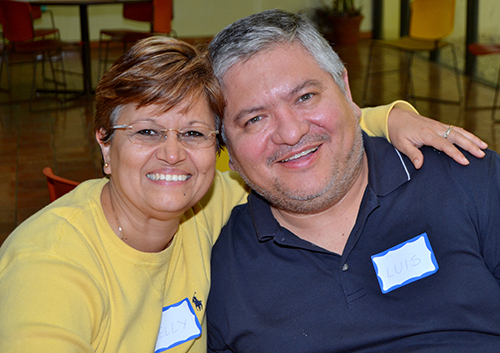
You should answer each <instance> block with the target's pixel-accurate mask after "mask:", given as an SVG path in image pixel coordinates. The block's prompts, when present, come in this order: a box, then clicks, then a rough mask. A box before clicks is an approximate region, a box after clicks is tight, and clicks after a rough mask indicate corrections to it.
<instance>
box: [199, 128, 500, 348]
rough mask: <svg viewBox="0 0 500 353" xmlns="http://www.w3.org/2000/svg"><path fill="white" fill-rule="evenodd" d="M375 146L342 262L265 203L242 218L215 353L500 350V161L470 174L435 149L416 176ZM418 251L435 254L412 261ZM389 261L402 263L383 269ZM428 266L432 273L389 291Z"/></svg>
mask: <svg viewBox="0 0 500 353" xmlns="http://www.w3.org/2000/svg"><path fill="white" fill-rule="evenodd" d="M364 145H365V150H366V154H367V157H368V166H369V182H368V186H367V189H366V191H365V194H364V197H363V200H362V203H361V206H360V211H359V214H358V218H357V220H356V224H355V226H354V228H353V230H352V233H351V234H350V236H349V239H348V241H347V244H346V246H345V249H344V252H343V254H342V255H338V254H335V253H332V252H330V251H327V250H325V249H322V248H320V247H318V246H316V245H314V244H311V243H309V242H307V241H305V240H302V239H300V238H298V237H297V236H295V235H294V234H292V233H291V232H289V231H288V230H287V229H285V228H283V227H281V226H280V225H279V224H278V222H277V221H276V220H275V218H274V217H273V215H272V213H271V209H270V207H269V205H268V204H267V202H266V201H265V200H263V199H262V198H261V197H260V196H258V195H256V194H254V193H253V194H251V195H250V196H249V198H248V203H247V204H244V205H241V206H238V207H237V208H235V209H234V211H233V213H232V215H231V218H230V220H229V222H228V224H227V225H226V227H225V228H224V229H223V230H222V233H221V235H220V237H219V240H218V241H217V243H216V245H215V247H214V249H213V252H212V286H211V292H210V296H209V300H208V305H207V320H208V331H209V332H208V333H209V337H208V339H209V351H214V352H249V353H257V352H258V353H265V352H270V353H271V352H272V353H276V352H287V353H290V352H301V353H304V352H311V353H320V352H440V353H442V352H454V353H456V352H467V353H470V352H499V351H500V283H499V278H500V269H499V263H500V168H499V166H500V163H499V161H500V160H499V156H498V155H497V154H496V153H494V152H491V151H488V152H487V153H486V157H484V158H483V159H476V158H474V157H471V156H469V155H468V156H467V157H469V160H470V161H471V164H470V165H469V166H467V167H464V166H461V165H459V164H457V163H455V162H454V161H452V159H450V158H448V157H447V156H446V155H444V154H442V153H440V152H439V151H436V150H434V149H432V148H427V147H424V148H423V149H422V152H423V153H424V158H425V162H424V165H423V167H422V168H421V169H420V170H415V169H414V167H413V165H412V164H411V162H410V161H409V159H407V158H406V157H405V156H402V155H400V154H399V153H398V152H397V151H396V150H395V149H394V148H393V147H392V145H390V144H389V143H387V142H386V141H385V140H384V139H381V138H370V137H367V136H366V135H364ZM306 182H307V181H306ZM415 239H418V242H417V241H415V242H414V240H415ZM423 239H424V240H425V241H424V240H423ZM408 244H411V246H414V245H415V244H420V245H418V246H420V250H422V247H425V250H427V255H428V256H427V257H425V256H424V257H420V258H418V256H411V254H410V256H409V257H406V258H405V257H404V256H403V255H402V252H401V251H403V250H401V249H413V248H410V247H409V246H406V245H408ZM415 246H417V245H415ZM391 249H392V250H394V249H397V250H401V251H399V252H397V251H388V250H391ZM424 253H425V251H424ZM381 254H385V255H388V254H389V255H388V256H390V255H391V254H399V255H398V256H399V257H398V256H397V257H396V258H395V259H396V260H394V259H392V260H390V261H388V265H386V267H384V265H381V263H378V262H377V264H378V265H377V266H375V263H376V260H379V259H381V258H384V259H389V257H388V256H382V255H381ZM420 254H422V253H420ZM374 255H381V257H375V258H374V259H373V260H372V256H374ZM391 261H392V262H391ZM417 261H420V262H421V261H423V262H421V263H425V264H427V265H426V266H429V267H430V269H429V268H428V271H427V270H426V271H424V272H425V273H424V274H422V273H420V274H419V275H417V276H416V277H414V278H412V279H410V280H406V281H404V282H403V283H399V284H398V285H396V286H394V285H387V284H388V283H389V282H390V280H392V279H391V278H392V276H394V275H395V274H401V273H403V274H405V273H406V272H405V271H409V269H410V268H411V266H413V265H415V264H416V263H417ZM432 266H434V269H432ZM413 276H415V275H413ZM410 277H411V276H410ZM381 278H382V280H381Z"/></svg>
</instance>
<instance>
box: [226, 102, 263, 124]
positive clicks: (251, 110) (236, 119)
mask: <svg viewBox="0 0 500 353" xmlns="http://www.w3.org/2000/svg"><path fill="white" fill-rule="evenodd" d="M265 108H266V107H265V106H263V105H261V106H258V107H251V108H248V109H243V110H241V111H240V112H239V113H238V114H236V116H235V117H234V122H235V123H236V124H238V122H239V121H240V120H241V119H243V117H245V116H247V115H250V114H253V113H255V112H259V111H262V110H264V109H265Z"/></svg>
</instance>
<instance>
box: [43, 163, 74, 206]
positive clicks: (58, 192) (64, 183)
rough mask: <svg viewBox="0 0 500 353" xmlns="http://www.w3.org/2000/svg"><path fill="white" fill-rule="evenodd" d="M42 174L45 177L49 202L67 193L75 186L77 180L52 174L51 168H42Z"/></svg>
mask: <svg viewBox="0 0 500 353" xmlns="http://www.w3.org/2000/svg"><path fill="white" fill-rule="evenodd" d="M43 174H44V175H45V176H46V177H47V187H48V189H49V196H50V202H52V201H54V200H56V199H58V198H59V197H61V196H63V195H64V194H67V193H68V192H70V191H71V190H73V189H74V188H75V187H77V185H78V184H80V183H79V182H76V181H73V180H69V179H65V178H61V177H59V176H57V175H55V174H54V172H53V171H52V168H50V167H45V168H43Z"/></svg>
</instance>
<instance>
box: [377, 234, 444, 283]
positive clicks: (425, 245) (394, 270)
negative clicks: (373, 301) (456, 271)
mask: <svg viewBox="0 0 500 353" xmlns="http://www.w3.org/2000/svg"><path fill="white" fill-rule="evenodd" d="M371 258H372V262H373V267H374V268H375V272H376V274H377V279H378V282H379V284H380V289H381V290H382V293H388V292H390V291H393V290H394V289H397V288H399V287H402V286H405V285H407V284H408V283H412V282H415V281H418V280H419V279H422V278H425V277H428V276H430V275H432V274H434V273H436V272H437V270H438V269H439V266H438V264H437V261H436V257H435V256H434V252H433V251H432V247H431V244H430V242H429V238H428V237H427V233H422V234H420V235H418V236H416V237H415V238H413V239H410V240H408V241H406V242H404V243H401V244H399V245H396V246H394V247H392V248H390V249H388V250H386V251H383V252H381V253H380V254H376V255H373V256H372V257H371Z"/></svg>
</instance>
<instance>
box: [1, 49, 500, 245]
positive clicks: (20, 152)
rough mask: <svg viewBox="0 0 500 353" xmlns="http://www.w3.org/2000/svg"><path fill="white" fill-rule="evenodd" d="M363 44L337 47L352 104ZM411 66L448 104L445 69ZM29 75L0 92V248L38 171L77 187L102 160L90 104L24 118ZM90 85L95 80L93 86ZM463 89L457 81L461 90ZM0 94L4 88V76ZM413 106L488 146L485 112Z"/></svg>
mask: <svg viewBox="0 0 500 353" xmlns="http://www.w3.org/2000/svg"><path fill="white" fill-rule="evenodd" d="M369 43H370V41H369V40H364V41H361V42H360V43H359V45H358V46H355V47H338V48H336V49H337V50H338V52H339V54H340V56H341V57H342V59H343V60H344V61H345V62H346V64H347V68H348V70H349V78H350V82H351V90H352V93H353V97H354V99H355V101H357V102H360V100H361V91H362V87H363V82H364V67H365V66H366V62H367V55H368V47H369ZM375 55H376V57H375V58H374V60H376V62H377V63H378V65H381V66H384V67H385V66H389V65H396V66H397V65H398V64H397V63H398V59H399V56H398V54H397V53H396V52H394V51H390V50H386V51H381V52H379V53H376V54H375ZM92 65H93V68H94V69H95V68H96V67H97V60H95V59H94V61H93V62H92ZM414 65H415V69H414V74H415V80H414V81H415V86H416V87H415V89H416V91H417V92H422V94H427V93H429V94H431V95H433V96H434V97H447V98H454V95H456V93H455V82H454V77H453V74H452V72H451V71H450V70H448V69H446V68H443V67H437V66H436V65H432V64H429V62H427V61H425V60H421V59H417V60H415V62H414ZM66 69H69V70H71V71H81V70H80V61H79V56H78V53H77V52H72V53H68V54H67V56H66ZM31 72H32V71H31V66H29V65H18V66H14V67H13V69H12V74H11V75H12V86H13V87H12V90H11V92H10V93H5V92H0V243H1V242H2V241H3V240H4V239H5V237H7V235H8V234H9V233H10V232H11V231H12V230H13V229H14V228H15V227H16V226H17V225H18V224H19V223H21V222H22V221H23V220H25V219H26V218H27V217H29V216H30V215H32V214H33V213H35V212H36V211H38V210H39V209H41V208H42V207H44V206H45V205H47V204H48V203H49V195H48V191H47V186H46V181H45V177H44V176H43V175H42V168H43V167H45V166H50V167H52V168H53V170H54V171H55V173H56V174H58V175H61V176H63V177H66V178H69V179H74V180H78V181H83V180H85V179H89V178H94V177H99V176H100V175H101V172H100V168H101V166H100V154H99V151H98V149H97V144H96V143H95V141H94V137H93V136H91V133H90V124H91V121H92V116H93V108H94V102H93V100H92V98H90V99H88V98H85V97H80V98H78V99H74V100H71V101H68V102H66V103H64V104H58V103H57V102H56V101H54V99H53V98H52V97H53V96H51V95H43V96H41V97H39V98H37V100H36V102H35V104H34V105H33V107H34V110H35V111H30V109H29V104H28V98H29V89H30V85H31ZM4 76H5V75H4ZM95 76H96V75H95ZM96 79H97V78H96V77H94V84H95V81H96ZM68 80H69V84H70V87H71V88H78V87H79V86H81V78H80V77H79V76H77V75H70V76H68ZM400 82H401V78H400V77H399V76H398V75H386V76H384V77H379V78H376V79H375V80H374V81H373V84H372V85H371V86H370V95H369V100H370V102H371V103H388V102H390V101H392V100H395V99H399V98H401V96H400V89H401V88H400ZM465 82H466V81H465V78H464V77H463V78H462V83H463V84H465ZM2 87H6V79H5V77H3V80H2ZM493 92H494V91H493V89H492V88H491V87H488V86H484V85H479V84H476V85H474V90H473V100H472V104H474V105H477V104H480V105H488V104H489V105H491V102H492V99H493ZM416 106H417V108H418V109H419V111H420V112H421V113H422V114H424V115H427V116H430V117H433V118H435V119H438V120H441V121H443V122H445V123H448V124H455V125H461V126H463V127H465V128H466V129H468V130H469V131H472V132H474V133H475V134H477V135H478V136H480V137H481V138H483V139H484V140H486V141H487V142H489V143H490V144H491V143H492V134H491V131H492V126H491V123H490V111H488V110H470V111H467V112H466V111H465V110H464V108H463V107H461V106H458V105H445V104H436V103H429V102H422V101H418V102H417V104H416ZM499 118H500V112H499ZM497 129H500V127H498V128H497ZM497 133H500V131H497Z"/></svg>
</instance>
